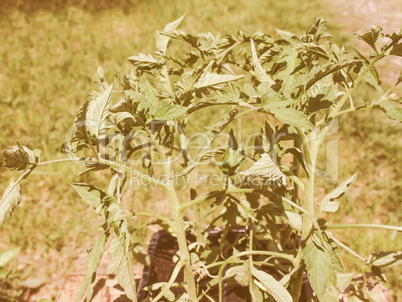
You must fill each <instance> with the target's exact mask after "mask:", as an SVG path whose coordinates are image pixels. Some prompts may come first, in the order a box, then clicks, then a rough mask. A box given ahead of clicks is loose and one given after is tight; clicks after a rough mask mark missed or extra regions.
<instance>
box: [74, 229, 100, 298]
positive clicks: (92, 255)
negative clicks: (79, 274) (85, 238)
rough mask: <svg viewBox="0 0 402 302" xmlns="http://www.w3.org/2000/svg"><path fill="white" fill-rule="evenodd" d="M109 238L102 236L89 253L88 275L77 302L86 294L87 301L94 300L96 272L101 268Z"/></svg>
mask: <svg viewBox="0 0 402 302" xmlns="http://www.w3.org/2000/svg"><path fill="white" fill-rule="evenodd" d="M107 238H108V236H107V235H106V234H105V233H104V234H102V236H100V237H99V238H98V239H97V240H96V242H95V244H94V245H93V247H92V248H91V250H90V252H89V264H88V269H87V273H86V275H85V278H84V283H83V284H82V285H81V288H80V291H79V292H78V295H77V298H76V299H75V301H76V302H77V301H79V300H80V299H81V298H82V297H83V296H84V294H85V293H86V301H87V302H89V301H91V299H92V296H93V293H94V290H93V283H94V282H95V278H96V270H97V269H98V267H99V263H100V261H101V259H102V255H103V252H104V247H105V244H106V241H107Z"/></svg>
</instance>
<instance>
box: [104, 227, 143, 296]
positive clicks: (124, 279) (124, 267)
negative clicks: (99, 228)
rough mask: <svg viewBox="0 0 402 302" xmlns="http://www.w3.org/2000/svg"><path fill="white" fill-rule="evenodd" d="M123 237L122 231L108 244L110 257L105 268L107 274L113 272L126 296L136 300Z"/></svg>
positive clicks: (133, 281) (131, 271) (131, 268)
mask: <svg viewBox="0 0 402 302" xmlns="http://www.w3.org/2000/svg"><path fill="white" fill-rule="evenodd" d="M125 237H126V234H125V233H122V234H121V235H120V237H117V238H115V239H114V240H113V242H112V243H111V245H110V248H109V251H108V252H109V254H110V255H111V256H112V258H111V259H110V262H109V266H108V268H107V274H115V275H116V277H117V281H118V282H119V284H120V286H121V287H123V289H124V292H125V294H126V295H127V297H128V298H129V299H131V300H132V301H137V294H136V286H135V279H134V272H133V267H132V265H131V261H130V258H129V257H128V253H127V252H128V246H127V240H126V238H125Z"/></svg>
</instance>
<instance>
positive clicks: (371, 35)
mask: <svg viewBox="0 0 402 302" xmlns="http://www.w3.org/2000/svg"><path fill="white" fill-rule="evenodd" d="M383 36H384V35H383V33H382V28H381V27H380V26H377V25H374V26H373V27H372V28H371V32H368V33H365V34H364V35H357V37H358V38H359V39H360V40H362V41H364V42H366V43H367V44H368V45H370V46H371V48H373V49H374V50H375V51H376V52H377V46H376V44H377V43H378V42H379V41H380V39H382V37H383Z"/></svg>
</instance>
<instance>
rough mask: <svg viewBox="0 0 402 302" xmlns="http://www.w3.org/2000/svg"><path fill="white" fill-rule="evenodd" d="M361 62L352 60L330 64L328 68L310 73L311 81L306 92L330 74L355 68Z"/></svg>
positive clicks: (324, 67)
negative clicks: (351, 67) (347, 68)
mask: <svg viewBox="0 0 402 302" xmlns="http://www.w3.org/2000/svg"><path fill="white" fill-rule="evenodd" d="M359 62H361V60H351V61H345V62H341V63H336V64H334V63H329V64H328V65H326V66H323V67H320V68H318V67H317V69H316V70H315V72H314V71H313V72H310V74H311V76H309V80H308V82H307V84H306V86H305V90H306V91H307V90H308V89H310V87H312V86H313V85H314V84H315V83H316V82H318V81H319V80H321V79H322V78H324V77H326V76H327V75H329V74H332V73H334V72H336V71H338V70H341V69H343V68H345V67H349V66H353V65H355V64H357V63H359Z"/></svg>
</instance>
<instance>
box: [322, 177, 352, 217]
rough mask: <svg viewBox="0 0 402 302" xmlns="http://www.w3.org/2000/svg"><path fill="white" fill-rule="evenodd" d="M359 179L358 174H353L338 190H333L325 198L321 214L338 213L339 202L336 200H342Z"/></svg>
mask: <svg viewBox="0 0 402 302" xmlns="http://www.w3.org/2000/svg"><path fill="white" fill-rule="evenodd" d="M356 178H357V173H355V174H353V175H352V176H351V177H349V178H348V179H347V180H345V181H344V182H343V183H341V184H340V185H339V186H338V187H337V188H335V189H334V190H332V191H331V192H330V193H328V194H327V196H325V197H324V198H323V199H322V200H321V203H320V212H322V211H324V212H336V211H337V210H338V208H339V201H338V200H336V199H339V198H341V197H342V196H343V195H345V194H346V192H347V191H348V190H349V189H350V187H351V186H352V185H353V184H354V182H355V180H356Z"/></svg>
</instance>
